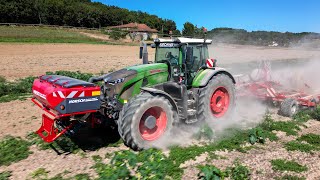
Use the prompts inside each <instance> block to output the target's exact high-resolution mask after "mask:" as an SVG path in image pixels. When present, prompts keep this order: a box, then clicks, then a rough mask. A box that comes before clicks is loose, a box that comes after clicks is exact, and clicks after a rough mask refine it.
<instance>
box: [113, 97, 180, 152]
mask: <svg viewBox="0 0 320 180" xmlns="http://www.w3.org/2000/svg"><path fill="white" fill-rule="evenodd" d="M175 113H176V112H175V111H174V110H173V108H172V106H171V104H170V102H169V101H168V100H167V99H165V98H164V97H162V96H157V95H155V96H153V95H151V94H149V93H141V94H139V95H137V96H136V97H135V98H133V99H132V100H130V101H129V102H128V103H127V104H125V105H124V107H123V109H122V111H121V112H120V116H119V120H118V131H119V134H120V136H121V137H122V139H123V141H124V143H125V145H127V146H128V147H130V148H131V149H133V150H142V149H147V148H151V147H154V146H155V145H156V143H157V142H159V140H160V139H162V137H165V136H166V135H168V134H169V133H170V130H171V129H172V124H173V122H174V117H176V115H175Z"/></svg>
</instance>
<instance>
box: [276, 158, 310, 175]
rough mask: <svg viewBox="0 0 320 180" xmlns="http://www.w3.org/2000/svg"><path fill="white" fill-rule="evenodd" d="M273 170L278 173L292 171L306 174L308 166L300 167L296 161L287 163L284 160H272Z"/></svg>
mask: <svg viewBox="0 0 320 180" xmlns="http://www.w3.org/2000/svg"><path fill="white" fill-rule="evenodd" d="M271 165H272V169H273V170H276V171H292V172H297V173H299V172H304V171H307V170H308V168H307V166H303V165H300V164H299V163H297V162H295V161H287V160H283V159H274V160H271Z"/></svg>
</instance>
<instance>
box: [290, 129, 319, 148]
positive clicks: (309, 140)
mask: <svg viewBox="0 0 320 180" xmlns="http://www.w3.org/2000/svg"><path fill="white" fill-rule="evenodd" d="M284 147H285V148H286V149H287V150H288V151H302V152H307V153H309V152H312V151H319V150H320V135H318V134H312V133H310V134H306V135H302V136H301V137H299V138H297V139H296V140H294V141H290V142H288V143H286V144H285V145H284Z"/></svg>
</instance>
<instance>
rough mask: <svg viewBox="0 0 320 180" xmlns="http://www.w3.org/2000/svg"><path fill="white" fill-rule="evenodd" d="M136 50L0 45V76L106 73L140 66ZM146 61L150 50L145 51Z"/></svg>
mask: <svg viewBox="0 0 320 180" xmlns="http://www.w3.org/2000/svg"><path fill="white" fill-rule="evenodd" d="M210 54H211V57H213V58H216V59H218V63H219V64H230V63H239V62H249V61H257V60H282V59H312V58H317V57H320V51H318V50H314V49H313V50H312V49H311V50H305V49H304V50H303V49H293V48H270V47H254V46H240V45H224V44H220V45H213V46H211V47H210ZM138 55H139V47H138V46H120V45H119V46H114V45H101V44H7V43H5V44H4V43H2V44H0V76H5V77H6V78H9V79H16V78H22V77H26V76H39V75H41V74H44V73H45V72H46V71H57V70H69V71H82V72H90V73H95V74H97V73H100V72H105V73H106V72H108V71H110V70H112V69H113V70H117V69H120V68H124V67H127V66H130V65H135V64H139V63H141V60H140V59H139V58H138ZM149 59H150V60H152V59H154V49H152V48H149Z"/></svg>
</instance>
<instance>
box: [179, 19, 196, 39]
mask: <svg viewBox="0 0 320 180" xmlns="http://www.w3.org/2000/svg"><path fill="white" fill-rule="evenodd" d="M194 32H195V26H194V25H193V24H192V23H190V22H186V23H184V24H183V29H182V35H183V36H194Z"/></svg>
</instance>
